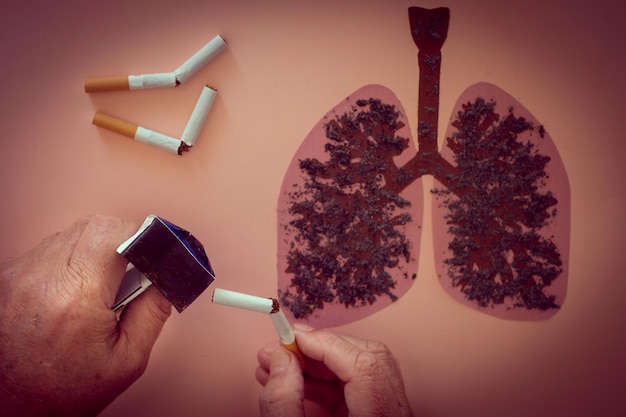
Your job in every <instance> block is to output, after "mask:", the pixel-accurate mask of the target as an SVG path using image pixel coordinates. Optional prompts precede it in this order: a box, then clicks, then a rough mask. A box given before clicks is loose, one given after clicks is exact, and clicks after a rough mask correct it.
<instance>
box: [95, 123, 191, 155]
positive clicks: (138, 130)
mask: <svg viewBox="0 0 626 417" xmlns="http://www.w3.org/2000/svg"><path fill="white" fill-rule="evenodd" d="M92 123H93V124H94V125H96V126H99V127H102V128H104V129H107V130H110V131H112V132H116V133H119V134H121V135H124V136H127V137H129V138H131V139H135V140H137V141H139V142H143V143H147V144H149V145H152V146H156V147H157V148H160V149H162V150H164V151H167V152H169V153H174V154H177V155H181V154H182V152H183V151H185V150H187V148H188V147H187V145H186V144H185V143H184V142H182V141H181V140H179V139H176V138H173V137H171V136H167V135H164V134H162V133H159V132H155V131H154V130H150V129H146V128H145V127H142V126H139V125H136V124H134V123H131V122H127V121H125V120H122V119H118V118H117V117H114V116H110V115H108V114H105V113H102V112H96V114H95V115H94V117H93V121H92Z"/></svg>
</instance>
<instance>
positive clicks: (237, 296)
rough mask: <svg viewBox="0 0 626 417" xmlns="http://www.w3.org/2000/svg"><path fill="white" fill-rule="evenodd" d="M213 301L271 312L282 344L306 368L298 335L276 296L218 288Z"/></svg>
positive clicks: (265, 312)
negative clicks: (298, 342) (261, 295)
mask: <svg viewBox="0 0 626 417" xmlns="http://www.w3.org/2000/svg"><path fill="white" fill-rule="evenodd" d="M213 302H214V303H215V304H222V305H228V306H232V307H238V308H243V309H246V310H252V311H256V312H259V313H264V314H269V315H270V319H271V320H272V324H273V325H274V328H275V329H276V332H277V333H278V337H279V339H280V343H281V345H282V346H283V347H284V348H285V349H287V350H290V351H291V352H293V353H295V354H296V356H297V357H298V360H299V361H300V366H301V368H302V369H303V370H304V368H305V364H306V361H305V360H304V355H303V354H302V352H300V349H298V345H297V343H296V336H295V334H294V333H293V330H291V326H290V325H289V322H288V321H287V318H286V317H285V314H284V313H283V311H282V310H281V309H280V304H279V303H278V300H277V299H275V298H263V297H257V296H254V295H248V294H243V293H239V292H235V291H229V290H224V289H221V288H216V289H215V290H214V291H213Z"/></svg>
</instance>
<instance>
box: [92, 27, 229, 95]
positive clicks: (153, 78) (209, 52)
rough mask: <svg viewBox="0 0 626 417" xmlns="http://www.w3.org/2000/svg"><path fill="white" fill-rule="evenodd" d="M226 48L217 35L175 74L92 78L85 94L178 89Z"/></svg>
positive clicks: (174, 72)
mask: <svg viewBox="0 0 626 417" xmlns="http://www.w3.org/2000/svg"><path fill="white" fill-rule="evenodd" d="M226 46H227V44H226V41H225V40H224V38H222V37H221V36H220V35H217V36H216V37H214V38H213V39H212V40H211V41H210V42H209V43H207V44H206V45H204V46H203V47H202V48H201V49H200V50H199V51H198V52H196V53H195V54H193V55H192V56H191V58H189V59H188V60H187V61H185V62H184V63H183V65H181V66H180V67H178V68H177V69H176V70H175V71H173V72H162V73H154V74H138V75H120V76H115V77H100V78H90V79H87V80H85V92H86V93H95V92H99V91H115V90H143V89H148V88H160V87H176V86H178V85H180V84H182V83H184V82H185V81H187V80H188V79H189V78H190V77H191V76H193V75H194V74H195V73H197V72H198V71H199V70H200V69H201V68H202V67H204V66H205V65H206V64H208V63H209V61H211V60H212V59H213V58H215V57H216V56H217V55H218V54H219V53H220V52H222V51H223V50H224V49H226Z"/></svg>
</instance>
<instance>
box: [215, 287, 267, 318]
mask: <svg viewBox="0 0 626 417" xmlns="http://www.w3.org/2000/svg"><path fill="white" fill-rule="evenodd" d="M213 302H214V303H215V304H223V305H227V306H232V307H238V308H244V309H246V310H252V311H257V312H259V313H265V314H270V313H272V312H275V311H278V301H276V300H274V299H272V298H263V297H257V296H255V295H248V294H243V293H240V292H235V291H229V290H223V289H221V288H216V289H215V291H213Z"/></svg>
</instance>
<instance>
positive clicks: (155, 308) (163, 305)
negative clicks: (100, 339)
mask: <svg viewBox="0 0 626 417" xmlns="http://www.w3.org/2000/svg"><path fill="white" fill-rule="evenodd" d="M171 312H172V305H171V304H170V302H169V301H167V299H166V298H165V297H163V295H161V293H160V292H159V291H158V290H157V289H156V288H154V287H150V288H148V289H147V290H146V291H145V292H144V293H143V294H141V295H140V296H139V297H137V298H136V299H134V300H133V302H132V303H128V305H126V306H125V307H124V310H123V311H122V315H121V316H120V321H119V329H120V339H125V340H124V342H125V344H126V345H127V352H128V353H127V354H129V355H137V356H138V357H137V358H136V360H137V361H138V362H139V363H140V364H143V365H144V366H145V365H146V364H147V362H148V357H149V356H150V351H151V350H152V346H154V343H155V342H156V339H157V337H158V336H159V334H160V333H161V330H162V329H163V325H164V324H165V322H166V321H167V319H168V318H169V316H170V314H171Z"/></svg>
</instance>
